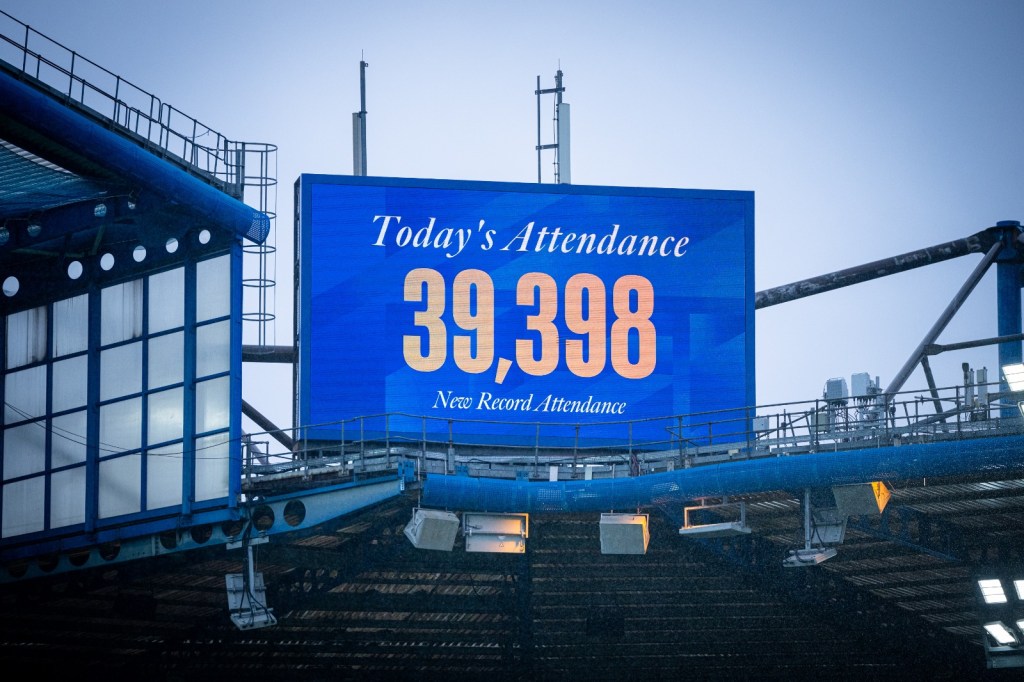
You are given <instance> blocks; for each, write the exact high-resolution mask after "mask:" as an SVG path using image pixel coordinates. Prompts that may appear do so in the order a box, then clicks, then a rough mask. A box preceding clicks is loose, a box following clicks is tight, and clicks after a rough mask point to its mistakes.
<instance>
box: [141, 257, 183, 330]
mask: <svg viewBox="0 0 1024 682" xmlns="http://www.w3.org/2000/svg"><path fill="white" fill-rule="evenodd" d="M184 324H185V269H184V268H175V269H174V270H168V271H167V272H161V273H159V274H156V275H152V276H150V278H149V333H150V334H155V333H156V332H162V331H166V330H168V329H176V328H178V327H181V326H184Z"/></svg>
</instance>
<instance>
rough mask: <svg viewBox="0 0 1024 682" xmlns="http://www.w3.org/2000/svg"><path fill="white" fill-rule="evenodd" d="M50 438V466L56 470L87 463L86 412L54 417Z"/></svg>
mask: <svg viewBox="0 0 1024 682" xmlns="http://www.w3.org/2000/svg"><path fill="white" fill-rule="evenodd" d="M51 423H52V425H53V426H52V427H51V432H52V437H51V438H50V466H51V467H52V468H54V469H59V468H61V467H66V466H71V465H72V464H81V463H82V462H84V461H85V436H86V428H87V427H86V412H85V410H79V411H78V412H71V413H70V414H65V415H61V416H60V417H54V418H53V420H52V422H51Z"/></svg>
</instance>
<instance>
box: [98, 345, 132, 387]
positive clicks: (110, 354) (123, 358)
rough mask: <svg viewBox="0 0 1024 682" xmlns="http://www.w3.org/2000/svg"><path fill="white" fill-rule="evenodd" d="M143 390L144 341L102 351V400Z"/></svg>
mask: <svg viewBox="0 0 1024 682" xmlns="http://www.w3.org/2000/svg"><path fill="white" fill-rule="evenodd" d="M141 391H142V342H141V341H137V342H135V343H129V344H126V345H124V346H117V347H116V348H108V349H107V350H105V351H100V400H112V399H114V398H120V397H121V396H124V395H131V394H133V393H140V392H141Z"/></svg>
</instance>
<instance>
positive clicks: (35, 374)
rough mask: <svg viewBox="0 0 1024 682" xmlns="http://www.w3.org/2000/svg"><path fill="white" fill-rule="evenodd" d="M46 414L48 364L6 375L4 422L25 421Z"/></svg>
mask: <svg viewBox="0 0 1024 682" xmlns="http://www.w3.org/2000/svg"><path fill="white" fill-rule="evenodd" d="M44 414H46V365H39V366H38V367H33V368H31V369H23V370H21V371H20V372H11V373H10V374H8V375H7V376H6V377H4V423H5V424H12V423H14V422H20V421H24V420H26V419H34V418H36V417H42V416H43V415H44Z"/></svg>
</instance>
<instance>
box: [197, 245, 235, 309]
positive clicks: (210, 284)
mask: <svg viewBox="0 0 1024 682" xmlns="http://www.w3.org/2000/svg"><path fill="white" fill-rule="evenodd" d="M229 314H231V258H230V256H227V255H224V256H220V257H219V258H211V259H210V260H204V261H201V262H199V263H196V321H197V322H202V321H204V320H211V319H213V318H215V317H223V316H225V315H229Z"/></svg>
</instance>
